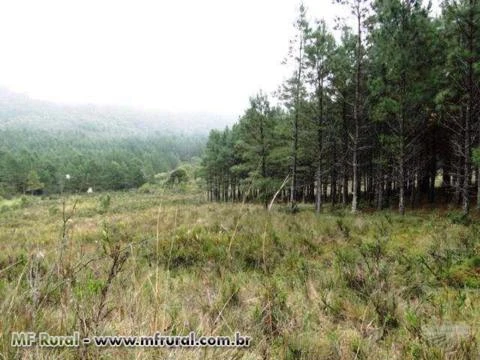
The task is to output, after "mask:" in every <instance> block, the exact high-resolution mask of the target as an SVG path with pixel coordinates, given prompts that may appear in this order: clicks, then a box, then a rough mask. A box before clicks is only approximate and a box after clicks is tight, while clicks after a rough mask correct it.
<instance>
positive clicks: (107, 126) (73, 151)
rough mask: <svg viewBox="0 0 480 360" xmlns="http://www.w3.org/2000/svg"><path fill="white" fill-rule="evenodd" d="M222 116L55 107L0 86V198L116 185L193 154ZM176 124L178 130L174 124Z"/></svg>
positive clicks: (148, 176)
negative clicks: (19, 194)
mask: <svg viewBox="0 0 480 360" xmlns="http://www.w3.org/2000/svg"><path fill="white" fill-rule="evenodd" d="M227 122H228V119H226V118H220V117H215V116H212V115H208V114H190V115H189V114H183V115H181V114H180V115H179V114H176V115H175V114H166V113H155V112H150V113H149V112H141V111H136V110H131V109H123V108H115V107H101V106H93V105H92V106H86V105H85V106H66V105H64V106H61V105H55V104H51V103H48V102H42V101H36V100H32V99H30V98H28V97H26V96H23V95H18V94H14V93H11V92H9V91H6V90H1V91H0V196H4V197H5V196H10V195H13V194H15V193H32V194H40V193H57V192H62V191H68V192H84V191H87V189H88V188H90V187H91V188H92V189H93V190H95V191H97V190H121V189H129V188H134V187H138V186H140V185H142V184H143V183H145V182H147V181H149V180H152V179H153V176H154V175H155V174H157V173H160V172H165V171H169V170H173V169H174V168H176V167H177V166H178V165H179V164H180V163H181V162H182V161H189V160H191V159H192V158H193V157H195V156H200V155H201V153H202V149H203V147H204V143H205V139H206V135H207V129H210V128H212V127H213V126H214V125H213V124H214V123H217V124H225V123H227ZM181 129H183V130H181Z"/></svg>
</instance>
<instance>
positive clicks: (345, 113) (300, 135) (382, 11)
mask: <svg viewBox="0 0 480 360" xmlns="http://www.w3.org/2000/svg"><path fill="white" fill-rule="evenodd" d="M335 6H339V7H342V6H343V7H347V8H348V9H349V10H350V13H351V14H352V20H354V23H355V26H354V27H353V28H352V27H347V26H345V25H343V26H339V28H338V30H339V31H340V32H341V38H340V40H339V41H337V40H336V38H335V36H334V35H333V34H332V32H330V30H329V29H328V28H327V26H326V24H325V22H324V21H316V22H314V23H310V22H309V21H308V20H307V14H306V9H305V7H304V6H303V5H301V6H300V11H299V16H298V19H297V21H296V23H295V32H296V35H295V37H294V38H293V39H291V41H290V50H289V54H288V56H287V59H286V61H285V63H286V64H287V66H290V68H291V69H292V75H291V77H290V78H289V79H288V80H286V81H285V82H284V83H283V84H281V86H280V88H279V90H278V91H277V92H276V93H275V94H274V97H275V103H276V104H277V105H275V106H273V105H272V103H273V102H272V100H271V99H269V97H268V96H267V95H266V94H264V93H262V92H260V93H258V94H257V95H256V96H254V97H252V98H251V99H250V106H249V108H248V109H247V110H246V111H245V113H244V115H243V116H242V117H241V118H240V119H239V121H238V123H237V124H235V125H234V126H233V127H232V128H226V129H225V130H224V131H218V130H214V131H212V132H211V133H210V136H209V139H208V143H207V146H206V150H205V155H204V158H203V171H204V177H205V179H206V183H207V190H208V196H209V198H210V199H211V200H212V201H261V202H262V203H263V204H264V205H265V207H268V206H269V203H270V202H271V201H272V199H274V198H275V199H276V200H277V201H284V202H289V203H290V205H291V207H292V209H295V208H296V207H297V204H298V202H311V203H314V204H315V207H316V210H317V211H321V209H322V206H323V205H324V204H325V203H326V202H329V203H331V204H333V205H335V204H344V205H349V206H350V207H351V210H352V211H353V212H355V211H357V210H358V209H359V208H362V207H363V208H366V207H369V208H376V209H382V208H385V207H397V208H398V211H399V212H400V213H401V214H404V213H405V209H406V208H407V207H416V206H420V205H424V204H429V203H430V204H439V203H449V204H455V205H458V206H460V207H461V208H462V210H463V212H464V213H468V212H469V210H470V208H471V207H472V205H471V204H472V202H475V201H476V203H477V206H478V205H479V204H480V181H478V179H479V174H480V170H479V165H480V151H479V150H478V149H479V143H480V121H479V113H480V111H479V110H480V96H479V95H480V56H479V54H480V0H445V1H444V2H443V3H442V4H441V9H440V10H439V11H438V13H439V15H437V16H433V15H432V12H431V9H430V5H426V4H423V3H422V1H421V0H374V1H370V0H338V4H335ZM339 24H340V23H339ZM475 196H477V199H475Z"/></svg>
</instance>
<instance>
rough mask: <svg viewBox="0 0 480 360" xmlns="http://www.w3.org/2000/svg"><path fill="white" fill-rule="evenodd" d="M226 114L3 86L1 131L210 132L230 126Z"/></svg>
mask: <svg viewBox="0 0 480 360" xmlns="http://www.w3.org/2000/svg"><path fill="white" fill-rule="evenodd" d="M234 120H235V119H234V118H233V116H232V117H229V116H226V115H219V114H211V113H205V112H199V113H187V112H185V113H173V112H165V111H153V110H151V111H146V110H139V109H134V108H129V107H122V106H106V105H92V104H87V105H61V104H55V103H52V102H47V101H41V100H35V99H32V98H30V97H28V96H27V95H24V94H18V93H14V92H12V91H10V90H8V89H6V88H2V87H0V130H14V129H30V130H48V131H54V132H62V133H64V132H77V133H81V134H83V135H86V136H92V137H95V138H98V137H122V138H123V137H133V136H145V135H151V134H152V133H155V132H158V133H161V134H186V135H207V134H208V132H209V131H210V130H211V129H214V128H216V129H221V128H224V127H225V126H227V125H231V124H232V123H233V121H234Z"/></svg>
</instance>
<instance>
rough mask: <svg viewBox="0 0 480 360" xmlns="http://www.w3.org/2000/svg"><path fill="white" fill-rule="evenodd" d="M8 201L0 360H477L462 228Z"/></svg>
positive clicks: (475, 274) (131, 197)
mask: <svg viewBox="0 0 480 360" xmlns="http://www.w3.org/2000/svg"><path fill="white" fill-rule="evenodd" d="M16 201H17V202H18V204H17V205H15V206H8V207H7V206H5V207H4V208H3V211H2V212H1V214H0V338H1V340H0V358H4V359H47V358H48V359H97V358H99V359H117V358H125V359H158V358H167V357H168V356H169V357H168V358H175V359H220V358H222V359H224V358H225V359H387V358H388V359H444V358H448V359H472V358H478V356H479V346H478V341H479V336H480V334H479V333H478V329H479V328H480V326H479V325H480V293H479V291H478V290H479V288H480V276H479V274H480V226H479V225H477V222H476V221H473V222H472V223H470V224H468V225H465V224H463V223H462V222H461V221H460V222H459V221H456V218H455V216H453V215H452V216H450V217H445V216H439V215H438V214H437V213H434V212H432V213H425V212H417V213H411V214H409V215H408V216H405V217H400V216H398V215H396V214H394V213H390V212H384V213H377V214H373V215H370V214H360V215H356V216H352V215H350V214H349V213H348V212H347V211H344V210H342V209H337V210H335V211H331V212H329V213H325V214H321V215H319V216H317V215H316V214H314V213H313V211H312V209H310V208H302V209H301V211H300V212H299V213H297V214H295V215H292V214H289V213H287V212H285V211H283V210H282V209H281V208H277V210H275V211H273V212H271V213H266V212H265V211H264V210H263V209H262V208H261V207H260V206H256V205H238V204H237V205H234V204H212V203H205V202H203V201H202V200H201V198H200V197H194V196H188V195H179V194H177V195H168V196H167V195H158V194H148V193H147V194H140V193H112V194H110V195H109V196H108V197H107V194H100V195H94V196H81V197H70V198H68V199H66V201H65V210H63V200H62V199H61V198H57V199H49V200H47V199H45V200H41V199H39V198H26V199H25V200H16ZM74 204H75V211H73V206H74ZM70 215H71V216H70ZM12 331H35V332H40V331H48V332H49V333H50V334H57V335H66V334H71V333H72V332H73V331H80V333H81V335H82V336H92V335H94V334H95V335H150V334H153V333H155V331H161V332H162V333H165V334H188V333H189V332H190V331H195V332H196V333H197V334H199V335H233V334H234V332H235V331H239V332H240V333H242V334H244V335H249V336H251V337H252V341H253V345H252V346H251V347H250V348H249V349H246V350H245V349H244V350H241V349H190V350H179V349H173V350H172V349H170V350H166V349H147V348H135V349H127V348H117V349H115V348H103V349H100V348H94V347H81V348H74V349H69V348H60V349H57V350H44V349H39V348H36V347H32V348H13V347H11V346H10V340H11V338H10V334H11V332H12Z"/></svg>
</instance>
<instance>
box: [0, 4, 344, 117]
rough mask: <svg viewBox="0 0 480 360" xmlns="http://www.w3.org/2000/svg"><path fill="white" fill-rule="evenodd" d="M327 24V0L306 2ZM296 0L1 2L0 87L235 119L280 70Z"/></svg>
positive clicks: (331, 13)
mask: <svg viewBox="0 0 480 360" xmlns="http://www.w3.org/2000/svg"><path fill="white" fill-rule="evenodd" d="M304 3H305V5H306V6H307V8H308V9H309V14H310V16H311V17H312V18H313V17H315V18H322V17H323V18H325V19H326V20H327V22H328V23H329V24H332V26H333V19H334V17H335V15H344V11H342V7H341V6H339V5H332V0H305V1H304ZM298 5H299V1H298V0H75V1H70V0H41V1H39V0H0V49H1V51H0V86H5V87H7V88H10V89H12V90H14V91H18V92H23V93H27V94H29V95H30V96H32V97H34V98H39V99H45V100H52V101H56V102H63V103H99V104H121V105H128V106H135V107H138V108H148V109H160V110H167V111H174V112H177V111H178V112H180V111H181V112H185V111H186V112H191V111H193V112H195V111H207V112H215V113H222V114H225V115H233V116H237V115H239V114H240V113H242V112H243V109H244V108H245V107H246V106H247V105H248V97H249V96H250V95H253V94H254V93H256V92H257V91H258V90H259V89H263V90H265V91H267V92H270V91H273V90H275V89H276V88H277V87H278V85H279V84H280V83H281V81H282V78H283V77H284V76H285V71H286V69H285V68H284V66H282V65H281V61H282V59H283V58H284V57H285V55H286V53H287V50H288V41H289V38H290V37H291V34H292V23H293V21H294V20H295V18H296V16H297V9H298Z"/></svg>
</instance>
